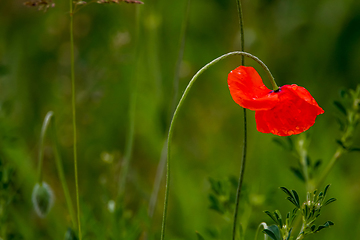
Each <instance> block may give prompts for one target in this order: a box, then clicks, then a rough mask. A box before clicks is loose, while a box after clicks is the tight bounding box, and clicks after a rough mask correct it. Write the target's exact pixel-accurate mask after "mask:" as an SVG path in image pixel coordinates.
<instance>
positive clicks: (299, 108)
mask: <svg viewBox="0 0 360 240" xmlns="http://www.w3.org/2000/svg"><path fill="white" fill-rule="evenodd" d="M276 94H278V97H279V103H278V104H277V105H276V106H275V107H274V108H272V109H270V110H262V111H256V112H255V119H256V125H257V129H258V131H260V132H263V133H273V134H275V135H279V136H290V135H293V134H299V133H302V132H304V131H306V130H308V129H309V128H310V127H311V126H312V125H314V123H315V119H316V117H317V115H319V114H322V113H324V110H323V109H322V108H321V107H319V105H318V104H317V103H316V101H315V99H314V98H313V97H312V96H311V95H310V93H309V92H308V91H307V90H306V89H305V88H303V87H299V86H297V85H295V84H293V85H285V86H282V87H281V89H280V91H279V92H277V93H276Z"/></svg>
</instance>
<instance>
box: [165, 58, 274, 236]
mask: <svg viewBox="0 0 360 240" xmlns="http://www.w3.org/2000/svg"><path fill="white" fill-rule="evenodd" d="M232 55H244V56H246V57H249V58H251V59H253V60H255V61H256V62H257V63H258V64H260V65H261V66H262V67H263V68H264V69H265V71H266V72H267V74H268V76H271V78H272V79H273V77H272V75H271V73H270V71H269V69H268V68H267V66H266V65H265V64H264V63H263V62H262V61H261V60H260V59H258V58H257V57H255V56H254V55H252V54H250V53H246V52H240V51H236V52H230V53H226V54H224V55H222V56H220V57H218V58H216V59H214V60H213V61H211V62H209V63H208V64H206V65H205V66H204V67H202V68H201V69H200V70H199V71H198V72H197V73H196V74H195V75H194V76H193V77H192V79H191V80H190V82H189V84H188V85H187V87H186V89H185V91H184V93H183V95H182V96H181V99H180V101H179V103H178V105H177V107H176V109H175V112H174V115H173V117H172V120H171V123H170V128H169V133H168V143H167V167H166V185H165V201H164V212H163V220H162V228H161V240H163V239H164V237H165V227H166V218H167V207H168V201H169V186H170V164H171V159H170V157H171V151H170V146H171V141H172V135H173V131H174V123H175V120H176V118H177V116H178V113H179V110H180V109H181V106H182V105H183V104H184V100H185V98H186V96H187V95H188V94H189V91H190V89H191V87H192V85H193V84H194V82H195V81H196V80H197V78H198V77H199V76H200V75H201V74H202V73H203V72H204V71H205V70H207V69H208V68H209V67H211V66H212V65H214V64H215V63H217V62H219V61H220V60H222V59H224V58H227V57H229V56H232Z"/></svg>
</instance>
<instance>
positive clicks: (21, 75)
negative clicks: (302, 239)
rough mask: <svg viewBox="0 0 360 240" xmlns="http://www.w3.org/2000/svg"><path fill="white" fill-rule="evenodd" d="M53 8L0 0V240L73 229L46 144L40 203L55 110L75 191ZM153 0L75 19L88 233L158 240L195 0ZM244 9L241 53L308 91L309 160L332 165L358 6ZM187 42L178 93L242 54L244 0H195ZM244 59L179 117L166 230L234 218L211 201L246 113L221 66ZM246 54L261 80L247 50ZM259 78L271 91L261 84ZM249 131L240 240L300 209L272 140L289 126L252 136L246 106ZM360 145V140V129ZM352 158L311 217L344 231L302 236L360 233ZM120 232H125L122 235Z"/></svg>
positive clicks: (278, 3)
mask: <svg viewBox="0 0 360 240" xmlns="http://www.w3.org/2000/svg"><path fill="white" fill-rule="evenodd" d="M55 3H56V7H54V8H50V9H49V10H48V11H47V12H43V11H37V10H36V9H35V8H28V7H26V6H24V5H23V1H22V0H12V1H4V0H3V1H1V2H0V134H1V140H0V154H1V155H0V158H1V159H0V160H1V176H2V182H3V186H2V189H1V196H0V197H1V209H0V210H1V211H0V217H1V226H0V228H1V233H0V234H2V235H0V236H1V237H2V238H3V239H63V238H64V234H65V231H66V229H67V227H69V226H71V225H70V218H69V215H68V213H67V209H66V203H65V200H64V197H63V192H62V188H61V184H60V181H59V178H58V176H57V170H56V165H55V162H54V159H53V154H52V144H51V142H50V141H48V140H46V148H45V162H44V181H46V182H47V183H49V185H50V186H51V187H52V188H53V190H54V193H55V196H56V197H55V205H54V207H53V208H52V209H51V211H50V213H49V214H48V216H47V217H46V218H45V219H41V218H39V217H38V216H37V215H36V214H35V212H34V210H33V208H32V203H31V192H32V189H33V187H34V185H35V183H36V176H37V157H38V148H39V137H40V130H41V125H42V122H43V119H44V117H45V114H46V113H47V112H48V111H50V110H52V111H54V113H55V116H56V127H57V131H58V136H59V142H60V148H61V156H62V158H63V164H64V169H65V174H66V177H67V182H68V184H69V186H70V191H71V193H72V197H73V200H75V187H74V170H73V156H72V146H73V142H72V125H71V123H72V122H71V121H72V118H71V80H70V42H69V3H68V1H56V2H55ZM144 3H145V4H144V5H133V4H125V3H122V4H119V5H117V4H108V5H100V4H96V3H93V4H89V5H88V6H86V7H85V8H83V9H81V10H80V11H79V12H77V13H76V14H75V15H74V20H75V29H74V31H75V32H74V33H75V61H76V66H75V71H76V91H77V92H76V94H77V95H76V106H77V127H78V143H77V144H78V158H79V162H78V163H79V166H78V168H79V188H80V204H81V214H82V227H83V233H84V239H158V238H159V232H160V226H161V216H162V210H163V205H162V204H163V195H164V185H165V183H164V181H163V182H162V184H161V187H160V192H159V199H158V202H157V204H156V208H155V212H154V216H153V218H150V217H148V216H147V211H148V204H149V200H150V196H151V192H152V189H153V183H154V179H155V176H156V169H157V165H158V163H159V160H160V156H161V151H162V147H163V144H164V141H165V136H166V134H167V127H168V124H169V120H170V114H171V107H172V104H171V102H172V98H173V95H174V90H173V82H174V75H175V68H176V61H177V58H178V52H179V46H180V35H181V26H182V22H183V20H184V16H185V9H186V3H187V1H185V0H181V1H171V0H144ZM242 4H243V13H244V24H245V50H246V51H247V52H250V53H252V54H254V55H256V56H258V57H259V58H260V59H261V60H263V62H265V64H267V65H268V67H269V68H270V70H271V71H272V73H273V75H274V77H275V78H276V79H277V83H278V85H285V84H292V83H296V84H298V85H300V86H304V87H306V88H307V89H308V90H309V91H310V93H311V94H312V95H313V96H314V98H315V99H316V100H317V102H318V104H319V105H320V106H321V107H322V108H323V109H324V110H325V113H324V114H323V115H320V116H319V117H318V118H317V120H316V123H315V125H314V126H313V127H312V128H311V129H310V130H309V131H307V132H306V134H307V135H308V138H309V152H310V155H311V157H312V159H323V161H324V162H328V161H329V159H330V158H331V156H332V155H333V154H334V151H335V148H336V147H337V144H336V141H335V139H337V138H339V137H340V131H339V127H338V124H337V122H336V116H337V115H339V112H338V111H337V109H336V108H335V107H334V105H333V101H334V100H337V99H339V91H340V89H347V88H355V87H356V85H357V84H358V83H359V79H360V71H359V65H360V28H359V26H360V1H356V0H342V1H338V0H319V1H300V0H291V1H288V0H244V1H242ZM137 14H138V16H137ZM137 21H139V24H138V25H137ZM137 28H138V29H137ZM137 32H138V44H136V40H135V39H136V35H137ZM185 39H186V41H185V48H184V56H183V61H182V64H181V69H180V74H179V94H181V93H182V92H183V90H184V89H185V87H186V85H187V83H188V82H189V80H190V79H191V77H192V76H193V75H194V74H195V73H196V71H198V70H199V69H200V68H201V67H202V66H204V65H205V64H206V63H208V62H210V61H211V60H213V59H214V58H216V57H218V56H220V55H222V54H224V53H227V52H230V51H234V50H239V46H240V43H239V42H240V33H239V25H238V15H237V9H236V1H235V0H232V1H225V0H196V1H194V0H192V1H191V4H190V12H189V20H188V25H187V32H186V38H185ZM239 64H240V58H239V57H237V56H234V57H230V58H227V59H226V60H224V61H222V62H220V63H218V64H217V65H215V66H214V67H212V68H210V69H209V70H208V71H206V72H205V73H204V74H203V75H202V76H201V77H200V78H199V80H198V82H196V84H195V85H194V87H193V89H192V91H191V92H190V94H189V97H188V99H187V100H186V102H185V104H184V108H183V110H182V112H181V113H180V116H179V118H178V121H177V123H176V126H175V128H176V130H175V134H174V141H173V151H172V156H173V158H172V160H173V164H172V170H173V172H172V179H171V190H170V191H171V193H170V200H169V215H168V226H167V238H168V239H196V235H195V231H199V232H200V233H202V234H203V235H204V237H205V238H206V239H225V238H229V236H230V232H231V221H230V220H229V219H226V218H224V217H223V216H221V215H220V214H218V213H217V212H215V211H213V210H210V209H209V205H210V202H209V200H208V195H209V193H210V184H209V181H208V179H209V178H214V179H218V180H224V179H227V178H228V177H229V176H235V177H237V176H238V174H239V169H240V157H241V153H242V136H243V126H242V124H243V120H242V119H243V116H242V112H243V111H242V109H241V107H239V106H238V105H237V104H236V103H234V102H233V100H232V98H231V96H230V94H229V90H228V87H227V82H226V79H227V74H228V73H229V72H230V71H231V70H232V69H234V68H235V67H237V66H238V65H239ZM246 64H247V65H251V66H254V67H255V68H256V69H258V70H259V73H260V74H261V75H262V76H263V77H264V79H266V75H265V72H264V71H263V70H262V69H261V68H259V67H258V66H257V65H256V64H255V63H254V62H253V61H252V60H246ZM265 84H267V85H268V86H269V84H268V82H267V81H266V80H265ZM134 91H136V111H135V134H134V145H133V155H132V159H131V163H130V167H129V171H128V175H127V182H126V190H125V191H126V192H125V197H124V200H123V201H121V202H120V203H119V204H121V205H122V206H121V208H122V209H123V210H124V212H123V213H122V214H121V219H122V220H121V222H122V223H121V224H120V223H119V221H118V220H114V219H116V218H115V217H114V216H113V215H114V213H113V212H112V208H111V204H112V203H113V202H114V201H115V202H116V196H117V194H118V185H119V174H120V172H121V169H122V167H123V157H124V152H125V147H126V142H127V141H128V137H127V133H128V131H129V126H130V124H129V115H130V114H129V101H130V96H131V94H132V92H134ZM179 96H180V95H179ZM248 134H249V142H248V146H249V148H248V162H247V167H246V172H245V191H244V192H243V193H244V198H243V200H242V201H241V206H242V207H241V208H240V221H241V222H242V223H243V225H246V226H247V230H246V233H245V234H246V239H253V238H254V233H255V230H256V228H257V226H258V224H259V223H260V222H262V221H266V222H267V223H268V224H272V222H271V220H270V219H269V218H268V217H267V216H266V215H265V214H264V213H263V211H264V210H271V211H273V210H275V209H279V210H280V211H281V212H282V213H283V214H285V213H286V212H287V211H290V210H291V209H292V206H291V204H290V203H289V202H287V201H286V199H285V195H284V194H283V193H282V192H281V191H280V190H279V187H280V186H286V187H288V188H289V189H296V190H297V191H298V192H299V194H300V198H301V199H302V200H304V196H305V187H304V184H303V183H302V182H301V181H299V180H298V179H297V178H296V177H295V176H294V174H293V173H292V172H291V171H290V167H291V166H296V164H297V163H296V159H295V158H294V157H292V155H291V154H290V153H287V152H286V151H284V150H283V149H281V148H280V147H279V146H278V145H276V143H274V141H273V139H274V138H280V137H277V136H274V135H270V134H262V133H259V132H257V131H256V125H255V120H254V112H252V111H248ZM357 135H359V131H357V132H356V133H355V136H357ZM354 145H355V146H357V147H359V146H360V139H359V137H357V138H355V141H354ZM359 158H360V157H359V153H355V152H354V153H349V154H347V155H345V156H343V157H342V158H341V160H340V161H339V164H337V165H336V166H335V168H334V169H333V171H332V172H331V173H330V175H329V177H328V178H327V180H326V183H331V184H332V186H331V189H330V192H329V196H330V197H335V198H337V199H338V201H336V202H335V203H333V204H331V205H329V206H328V207H326V211H324V213H323V215H322V216H321V217H320V221H319V222H318V223H319V224H322V223H324V222H325V221H327V220H332V221H333V222H334V223H335V226H334V227H332V228H331V229H327V230H324V231H322V232H320V233H318V234H316V235H314V236H311V237H309V239H328V240H331V239H358V238H359V237H358V236H360V217H359V216H360V205H359V202H360V181H359V180H360V178H359V169H360V162H359ZM324 166H325V164H323V165H322V166H321V168H323V167H324ZM321 170H322V169H320V171H321ZM321 188H323V186H322V187H321ZM245 196H246V197H245ZM109 203H110V204H109ZM116 203H118V202H116ZM109 205H110V207H109ZM244 206H245V207H244ZM115 229H118V230H115ZM119 229H120V230H119ZM116 231H119V232H120V235H119V236H121V237H119V238H115V237H114V236H116V234H115V232H116ZM212 236H213V237H212Z"/></svg>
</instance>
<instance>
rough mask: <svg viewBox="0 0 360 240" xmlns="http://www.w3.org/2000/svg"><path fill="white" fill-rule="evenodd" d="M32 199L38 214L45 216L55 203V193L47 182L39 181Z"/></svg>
mask: <svg viewBox="0 0 360 240" xmlns="http://www.w3.org/2000/svg"><path fill="white" fill-rule="evenodd" d="M31 200H32V203H33V205H34V209H35V212H36V213H37V215H38V216H39V217H41V218H44V217H45V216H46V215H47V214H48V212H49V211H50V209H51V207H52V205H53V203H54V194H53V191H52V190H51V188H50V186H49V185H48V184H47V183H45V182H42V183H41V184H39V183H37V184H36V185H35V187H34V189H33V192H32V196H31Z"/></svg>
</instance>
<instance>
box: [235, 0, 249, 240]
mask: <svg viewBox="0 0 360 240" xmlns="http://www.w3.org/2000/svg"><path fill="white" fill-rule="evenodd" d="M236 2H237V9H238V15H239V26H240V39H241V48H240V49H241V51H244V49H245V38H244V21H243V15H242V7H241V0H236ZM241 65H242V66H244V65H245V56H244V55H241ZM243 115H244V142H243V154H242V158H241V167H240V175H239V181H238V187H237V191H236V200H235V209H234V217H233V229H232V239H233V240H235V236H236V225H237V218H238V212H239V202H240V194H241V189H242V184H243V181H244V173H245V165H246V153H247V124H246V122H247V119H246V108H243Z"/></svg>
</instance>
